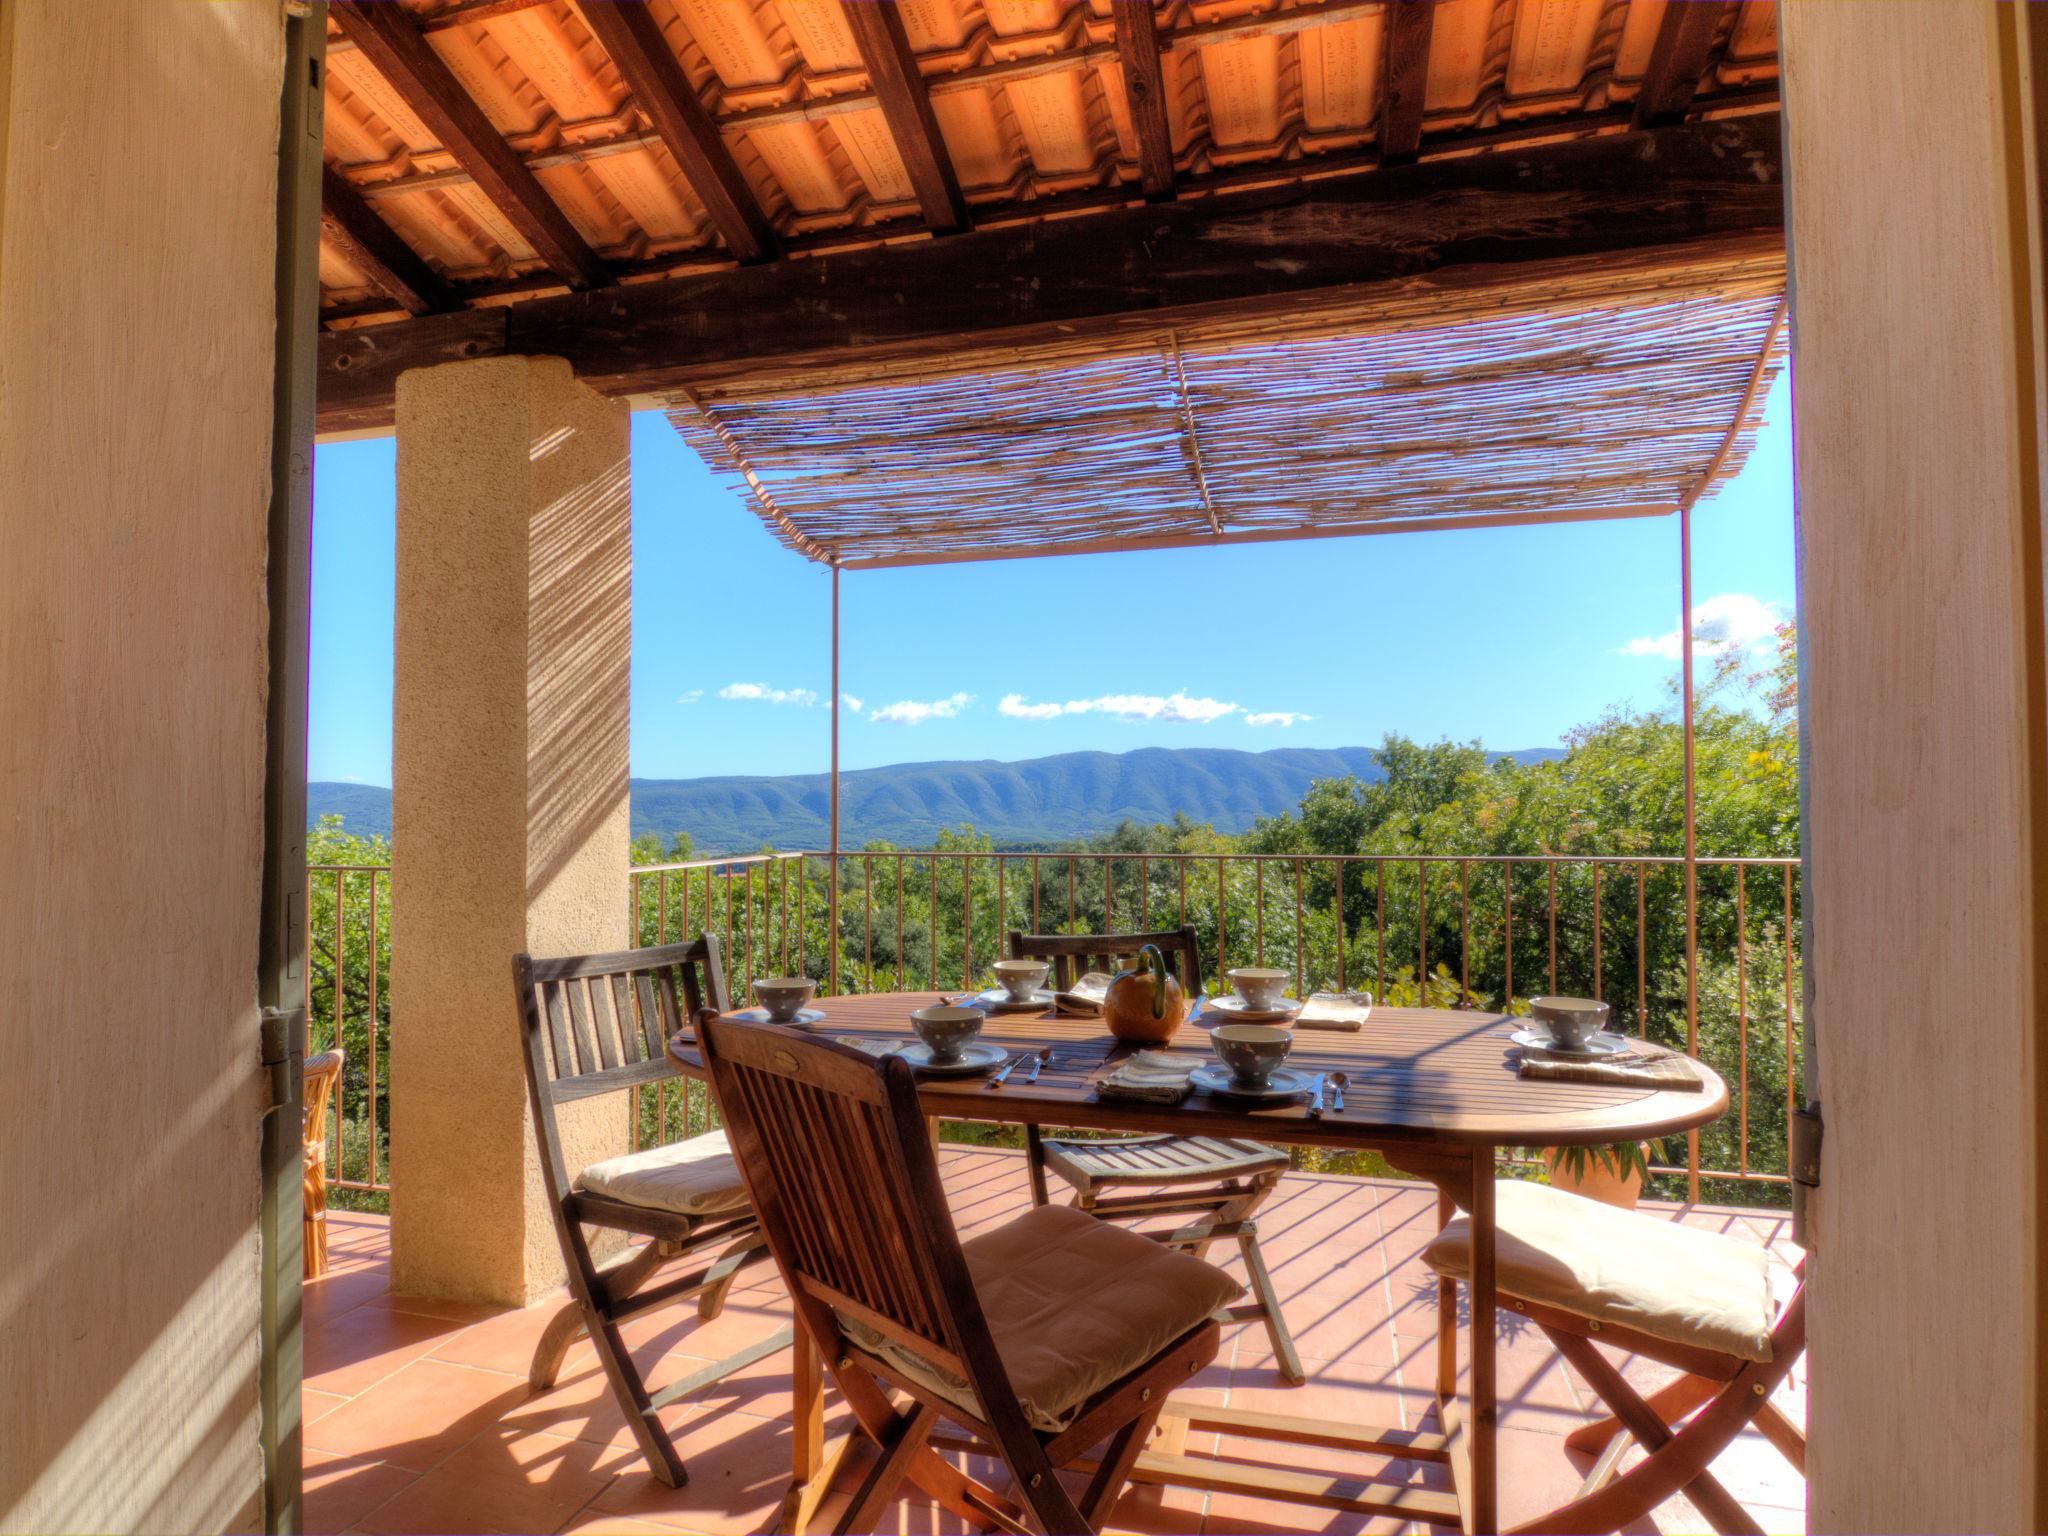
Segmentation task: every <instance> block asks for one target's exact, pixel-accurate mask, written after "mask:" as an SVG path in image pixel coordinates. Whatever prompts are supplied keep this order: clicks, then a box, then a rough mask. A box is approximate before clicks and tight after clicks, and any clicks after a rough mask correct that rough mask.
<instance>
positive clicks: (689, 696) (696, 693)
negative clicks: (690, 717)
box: [676, 688, 704, 704]
mask: <svg viewBox="0 0 2048 1536" xmlns="http://www.w3.org/2000/svg"><path fill="white" fill-rule="evenodd" d="M703 697H704V690H703V689H702V688H692V689H691V690H690V691H689V692H688V693H686V694H684V695H683V696H682V697H681V698H679V699H677V700H676V702H677V703H678V704H694V703H696V702H697V701H698V700H699V699H701V698H703Z"/></svg>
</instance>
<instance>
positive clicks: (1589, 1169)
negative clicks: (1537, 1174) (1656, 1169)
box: [1543, 1145, 1649, 1211]
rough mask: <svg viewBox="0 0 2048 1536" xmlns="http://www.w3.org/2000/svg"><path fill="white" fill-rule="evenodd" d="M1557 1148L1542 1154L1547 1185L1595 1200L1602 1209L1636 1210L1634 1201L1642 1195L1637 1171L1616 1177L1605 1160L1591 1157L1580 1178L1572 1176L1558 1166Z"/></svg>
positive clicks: (1644, 1154) (1640, 1180)
mask: <svg viewBox="0 0 2048 1536" xmlns="http://www.w3.org/2000/svg"><path fill="white" fill-rule="evenodd" d="M1560 1150H1561V1149H1560V1148H1557V1147H1548V1148H1546V1149H1545V1150H1544V1153H1543V1166H1544V1168H1545V1169H1546V1170H1547V1171H1548V1172H1549V1174H1550V1182H1551V1184H1552V1185H1553V1186H1554V1187H1556V1188H1558V1189H1561V1190H1563V1191H1565V1192H1566V1193H1567V1194H1573V1195H1584V1196H1585V1197H1586V1198H1587V1199H1588V1200H1598V1201H1599V1202H1600V1203H1601V1204H1602V1205H1613V1206H1619V1207H1620V1208H1621V1209H1622V1210H1624V1211H1632V1210H1634V1209H1635V1208H1636V1199H1637V1197H1638V1196H1640V1195H1641V1194H1642V1192H1643V1175H1642V1172H1641V1171H1640V1170H1639V1169H1635V1168H1631V1169H1630V1170H1629V1171H1628V1173H1627V1174H1626V1175H1617V1174H1616V1173H1615V1171H1614V1170H1613V1169H1612V1168H1610V1167H1609V1166H1608V1165H1607V1162H1606V1161H1605V1159H1603V1158H1600V1157H1597V1156H1596V1157H1593V1158H1590V1159H1588V1160H1587V1163H1586V1169H1585V1172H1584V1173H1583V1174H1579V1175H1574V1174H1573V1173H1571V1172H1570V1171H1569V1170H1567V1169H1565V1168H1563V1167H1562V1166H1560V1164H1559V1162H1558V1155H1559V1152H1560ZM1643 1156H1644V1160H1645V1161H1648V1159H1649V1148H1648V1146H1647V1145H1646V1146H1644V1148H1643Z"/></svg>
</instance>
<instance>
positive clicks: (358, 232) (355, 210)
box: [320, 165, 457, 315]
mask: <svg viewBox="0 0 2048 1536" xmlns="http://www.w3.org/2000/svg"><path fill="white" fill-rule="evenodd" d="M320 233H321V235H322V237H324V238H325V239H327V240H328V241H330V242H331V243H332V244H333V245H334V246H335V248H336V249H337V250H339V251H340V252H341V254H342V255H343V256H344V257H346V258H347V260H348V261H349V263H350V265H352V266H354V267H356V268H357V269H358V270H360V271H361V272H362V274H363V275H364V276H365V277H367V278H369V280H370V281H371V282H372V283H374V284H375V285H376V286H377V288H378V290H379V291H380V292H383V293H386V294H388V295H390V296H391V297H392V298H393V299H395V300H397V301H398V302H399V303H400V304H402V305H403V306H404V307H405V308H406V309H408V310H410V311H411V312H412V313H413V314H415V315H424V314H428V313H430V312H432V311H434V310H437V309H453V308H455V306H456V303H457V300H456V297H455V294H454V292H453V291H452V290H451V289H450V288H449V286H448V284H447V283H446V282H444V281H443V280H442V279H441V276H440V274H439V273H437V272H435V271H434V269H433V268H432V267H430V266H428V265H427V264H426V262H424V261H422V260H421V259H420V257H419V255H418V253H417V252H415V251H414V250H413V248H412V247H411V246H409V245H407V244H406V243H405V241H403V240H402V239H400V238H399V236H398V232H397V231H396V230H394V229H393V228H392V227H391V226H390V225H389V224H386V223H385V222H384V221H383V220H382V219H380V218H378V217H377V215H376V214H375V213H373V212H372V211H371V209H370V205H369V204H368V203H366V202H364V201H363V199H362V195H361V194H360V193H358V192H357V191H356V189H355V184H354V183H353V182H351V181H350V180H349V179H348V178H347V177H346V176H344V175H342V174H341V172H339V171H337V170H336V169H335V168H334V167H333V166H331V165H330V166H326V167H324V168H323V170H322V179H321V186H320Z"/></svg>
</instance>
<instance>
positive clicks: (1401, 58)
mask: <svg viewBox="0 0 2048 1536" xmlns="http://www.w3.org/2000/svg"><path fill="white" fill-rule="evenodd" d="M1435 10H1436V7H1435V0H1393V3H1392V4H1390V5H1388V7H1387V20H1386V32H1385V40H1384V42H1383V44H1382V46H1381V58H1382V61H1383V63H1384V65H1385V68H1384V69H1383V70H1382V72H1381V75H1380V159H1381V161H1382V162H1384V163H1385V164H1387V165H1405V164H1407V163H1408V162H1409V161H1411V160H1413V159H1414V158H1415V154H1416V151H1417V150H1419V149H1420V148H1421V147H1422V108H1423V99H1424V97H1425V96H1426V94H1427V92H1428V87H1429V38H1430V32H1431V30H1432V25H1433V20H1432V19H1433V17H1434V15H1435Z"/></svg>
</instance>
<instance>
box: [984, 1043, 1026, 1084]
mask: <svg viewBox="0 0 2048 1536" xmlns="http://www.w3.org/2000/svg"><path fill="white" fill-rule="evenodd" d="M1030 1059H1031V1053H1030V1052H1029V1051H1019V1052H1018V1053H1017V1054H1016V1055H1014V1056H1012V1057H1011V1058H1010V1059H1009V1060H1008V1061H1006V1062H1004V1063H1003V1065H1002V1069H1001V1070H1000V1071H998V1072H997V1073H996V1075H995V1076H994V1077H992V1078H990V1079H989V1080H988V1086H989V1087H991V1088H1000V1087H1002V1086H1003V1084H1004V1082H1005V1081H1006V1080H1007V1079H1008V1078H1009V1076H1010V1074H1011V1073H1012V1072H1014V1071H1016V1070H1017V1069H1018V1068H1019V1067H1021V1066H1023V1065H1024V1063H1025V1062H1027V1061H1029V1060H1030Z"/></svg>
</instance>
